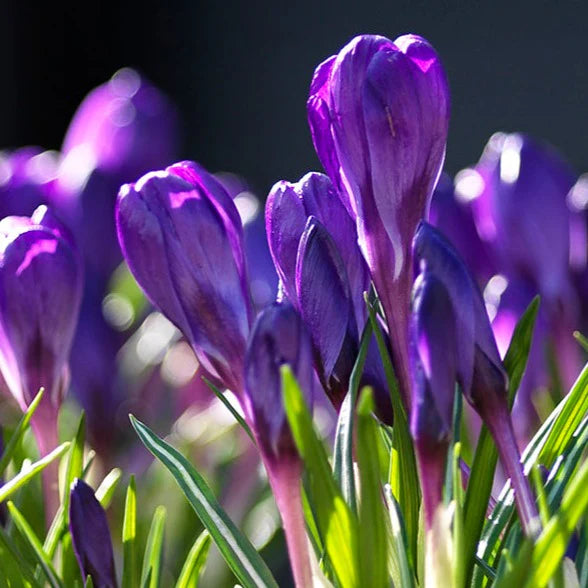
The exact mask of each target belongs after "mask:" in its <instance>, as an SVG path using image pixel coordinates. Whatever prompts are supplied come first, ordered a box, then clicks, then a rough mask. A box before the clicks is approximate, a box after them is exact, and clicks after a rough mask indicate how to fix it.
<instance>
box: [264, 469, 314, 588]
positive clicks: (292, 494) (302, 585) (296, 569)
mask: <svg viewBox="0 0 588 588" xmlns="http://www.w3.org/2000/svg"><path fill="white" fill-rule="evenodd" d="M264 462H265V465H266V469H267V472H268V475H269V481H270V485H271V487H272V490H273V493H274V497H275V499H276V504H277V505H278V510H279V511H280V516H281V517H282V523H283V525H284V533H285V535H286V543H287V545H288V555H289V556H290V565H291V566H292V573H293V575H294V582H295V584H296V586H297V588H307V587H308V586H312V573H311V568H310V556H309V551H308V539H307V537H306V527H305V524H304V512H303V510H302V497H301V493H300V480H301V476H302V464H301V463H300V460H299V459H297V458H280V459H279V460H277V459H271V460H269V459H264Z"/></svg>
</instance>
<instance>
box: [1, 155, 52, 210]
mask: <svg viewBox="0 0 588 588" xmlns="http://www.w3.org/2000/svg"><path fill="white" fill-rule="evenodd" d="M57 165H58V154H57V153H56V152H53V151H43V150H42V149H40V148H39V147H23V148H21V149H17V150H16V151H13V152H12V153H5V152H0V218H3V217H5V216H9V215H18V216H29V215H31V214H32V213H33V210H35V208H37V207H38V206H40V205H41V204H47V202H48V200H49V199H50V193H51V184H52V182H53V181H54V180H55V177H56V175H57Z"/></svg>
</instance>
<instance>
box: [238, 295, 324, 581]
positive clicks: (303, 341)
mask: <svg viewBox="0 0 588 588" xmlns="http://www.w3.org/2000/svg"><path fill="white" fill-rule="evenodd" d="M283 365H288V366H289V367H290V369H291V370H292V372H293V374H294V375H295V376H296V379H297V381H298V384H299V386H300V388H301V390H302V392H303V394H304V395H305V398H306V400H307V402H308V404H309V405H311V406H312V397H313V381H314V373H313V370H312V348H311V342H310V337H309V335H308V333H307V331H306V328H305V326H304V324H303V322H302V320H301V319H300V317H299V315H298V313H297V312H296V311H295V310H294V308H293V307H292V306H291V305H290V304H289V303H287V302H286V303H284V302H277V303H274V304H272V305H270V306H268V307H267V308H266V309H265V310H264V311H263V312H261V314H260V315H259V316H258V317H257V320H256V321H255V324H254V326H253V330H252V332H251V338H250V340H249V344H248V347H247V356H246V359H245V395H244V402H243V405H244V409H245V413H246V415H247V416H248V420H249V422H250V423H251V424H252V429H253V432H254V434H255V437H256V439H257V443H258V446H259V448H260V451H261V456H262V459H263V462H264V465H265V467H266V470H267V472H268V477H269V481H270V484H271V487H272V490H273V493H274V496H275V499H276V503H277V505H278V509H279V511H280V515H281V517H282V521H283V523H284V532H285V534H286V541H287V544H288V552H289V554H290V563H291V565H292V572H293V574H294V579H295V581H296V586H300V587H303V586H310V585H311V584H312V581H311V570H310V559H309V553H308V540H307V538H306V529H305V525H304V514H303V511H302V503H301V495H300V479H301V475H302V462H301V460H300V458H299V456H298V452H297V450H296V447H295V445H294V441H293V439H292V434H291V432H290V428H289V425H288V422H287V420H286V415H285V412H284V405H283V400H282V374H281V367H282V366H283Z"/></svg>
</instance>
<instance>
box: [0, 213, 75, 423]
mask: <svg viewBox="0 0 588 588" xmlns="http://www.w3.org/2000/svg"><path fill="white" fill-rule="evenodd" d="M0 248H1V252H2V256H1V260H0V286H1V287H0V325H1V328H2V345H1V346H0V368H1V369H2V374H3V376H4V379H5V380H6V383H7V385H8V387H9V389H10V391H11V392H12V394H13V396H14V397H15V399H16V400H17V402H18V403H19V405H20V407H21V408H22V409H23V410H26V408H27V406H28V405H29V404H30V402H31V400H32V399H33V398H34V396H35V395H36V394H37V392H38V391H39V388H41V387H44V388H45V390H46V393H45V398H44V401H43V403H42V405H43V406H44V407H46V408H47V409H49V407H51V408H52V410H53V411H57V408H58V407H59V405H60V404H61V400H62V397H63V394H64V392H65V387H66V383H67V367H66V366H67V358H68V355H69V350H70V347H71V341H72V337H73V334H74V330H75V327H76V322H77V318H78V310H79V306H80V298H81V291H82V268H81V261H80V257H79V254H78V252H77V250H76V248H75V245H74V244H73V241H72V238H71V235H70V234H69V231H68V230H67V229H66V228H65V227H64V226H63V225H62V224H61V223H60V222H59V221H58V220H57V219H56V218H55V217H54V215H53V214H52V213H51V211H50V210H49V209H48V208H47V207H46V206H40V207H39V208H37V210H35V212H34V213H33V215H32V216H31V217H30V218H27V217H15V216H12V217H6V218H4V219H2V220H1V221H0ZM39 410H41V412H42V411H43V410H42V409H41V407H40V409H39Z"/></svg>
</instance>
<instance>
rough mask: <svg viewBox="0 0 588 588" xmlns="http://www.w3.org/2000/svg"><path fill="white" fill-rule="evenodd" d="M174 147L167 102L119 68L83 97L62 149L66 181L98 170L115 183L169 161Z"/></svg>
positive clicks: (171, 112) (175, 131)
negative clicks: (67, 176)
mask: <svg viewBox="0 0 588 588" xmlns="http://www.w3.org/2000/svg"><path fill="white" fill-rule="evenodd" d="M177 145H178V125H177V116H176V112H175V109H174V107H173V106H172V104H171V103H170V101H169V100H168V98H167V97H166V96H164V95H163V94H162V93H161V92H160V91H159V90H158V89H157V88H156V87H155V86H152V85H151V84H150V83H149V82H147V81H146V80H145V79H143V78H141V76H140V75H139V74H138V73H137V72H136V71H134V70H132V69H130V68H124V69H121V70H120V71H118V72H117V73H115V74H114V76H113V77H112V78H111V79H110V80H109V81H108V82H106V83H105V84H102V85H101V86H98V87H97V88H95V89H94V90H92V91H91V92H90V93H89V94H88V96H86V98H85V99H84V101H83V102H82V103H81V105H80V107H79V108H78V110H77V112H76V113H75V115H74V117H73V119H72V121H71V123H70V126H69V128H68V130H67V134H66V136H65V139H64V142H63V147H62V151H63V154H64V157H65V162H64V166H65V168H66V169H67V170H68V171H71V176H70V177H71V180H72V181H75V179H76V177H78V178H79V177H80V174H83V172H84V170H87V173H89V172H90V171H91V170H93V169H94V168H99V169H101V170H103V171H105V172H107V173H108V174H110V175H111V176H116V177H117V178H118V181H119V184H120V183H122V182H125V181H126V182H128V181H131V180H132V179H134V178H137V177H139V176H140V175H142V174H144V173H146V172H148V171H149V170H152V169H160V168H161V167H162V166H165V165H169V164H170V163H172V162H173V161H174V159H175V158H176V155H177ZM87 173H86V175H87ZM68 175H69V174H68Z"/></svg>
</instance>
